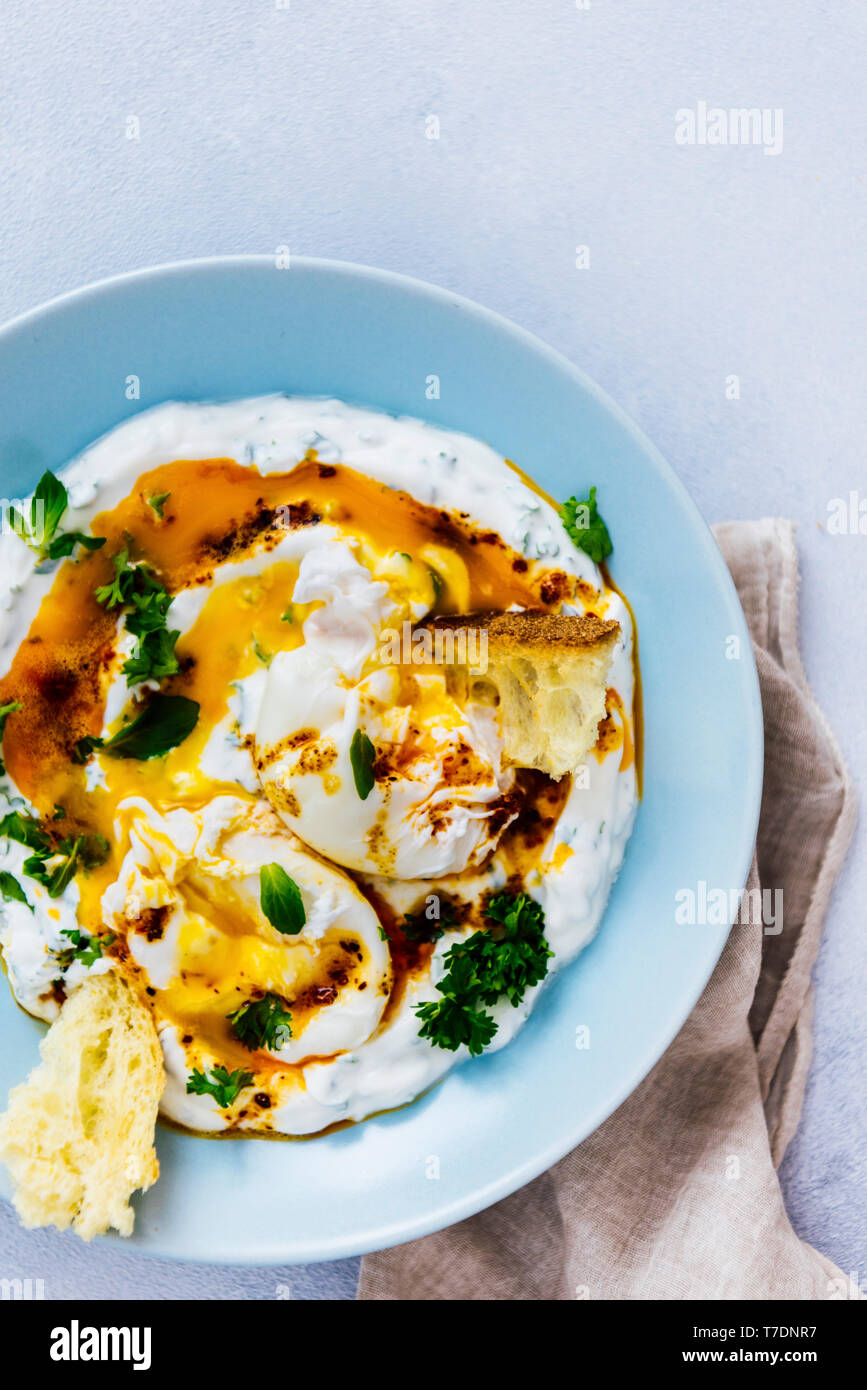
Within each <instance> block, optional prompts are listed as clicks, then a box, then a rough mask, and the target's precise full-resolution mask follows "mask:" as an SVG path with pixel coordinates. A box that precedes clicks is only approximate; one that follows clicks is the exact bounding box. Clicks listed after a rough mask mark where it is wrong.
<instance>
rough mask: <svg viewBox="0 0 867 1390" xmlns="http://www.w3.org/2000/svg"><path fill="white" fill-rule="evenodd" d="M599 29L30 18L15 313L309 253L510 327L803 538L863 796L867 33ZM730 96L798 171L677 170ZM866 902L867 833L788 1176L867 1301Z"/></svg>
mask: <svg viewBox="0 0 867 1390" xmlns="http://www.w3.org/2000/svg"><path fill="white" fill-rule="evenodd" d="M590 6H591V7H590V9H589V10H583V9H579V8H578V7H577V6H576V5H575V3H574V0H534V3H532V4H530V3H529V0H475V3H474V4H472V5H467V4H466V3H464V0H380V3H379V4H378V5H377V6H372V5H359V4H358V3H356V0H329V3H328V4H327V5H326V6H323V5H322V4H321V3H317V0H291V5H290V7H289V8H288V9H278V8H277V7H276V6H275V4H274V0H187V3H185V4H183V5H178V4H176V3H169V0H141V3H140V4H138V5H137V6H135V7H133V8H132V9H130V7H128V6H121V7H118V6H117V5H114V4H112V3H110V0H77V3H76V5H75V6H55V5H46V6H42V7H36V6H33V5H31V4H29V3H26V0H6V3H5V4H4V6H3V19H2V28H0V177H2V188H3V219H2V230H0V319H5V318H7V317H9V316H10V315H12V314H15V313H18V312H20V311H22V310H24V309H27V308H30V307H32V306H33V305H35V304H37V303H39V302H40V301H42V300H44V299H46V298H48V297H49V296H51V295H54V294H57V293H60V292H61V291H63V290H66V289H70V288H73V287H75V286H77V285H79V284H83V283H85V282H87V281H89V280H93V279H96V278H98V277H101V276H103V275H109V274H113V273H115V272H119V271H123V270H128V269H132V268H134V267H137V266H143V265H148V264H152V263H154V262H158V261H166V260H175V259H180V258H183V257H187V256H205V255H210V254H214V253H226V252H241V251H243V252H250V251H264V252H271V251H273V250H274V248H275V247H276V246H278V245H281V244H288V245H289V246H290V247H291V248H292V250H293V251H294V252H296V253H307V254H311V255H323V256H337V257H342V258H344V259H347V260H358V261H363V262H367V263H369V264H373V265H380V266H384V267H386V268H390V269H394V270H400V271H405V272H407V273H409V274H413V275H417V276H419V277H421V278H423V279H428V280H432V281H435V282H437V283H439V284H442V285H445V286H447V287H449V288H451V289H454V290H458V291H460V292H461V293H463V294H466V295H469V296H470V297H472V298H475V299H478V300H480V301H481V302H482V303H484V304H487V305H488V306H490V307H491V308H494V309H498V310H500V311H501V312H502V313H505V314H507V315H509V316H510V317H512V318H514V319H516V320H517V321H518V322H519V323H521V324H523V325H524V326H525V327H527V328H529V329H531V330H533V331H535V332H536V333H538V334H540V335H541V336H542V337H543V338H545V339H547V340H548V341H549V342H550V343H552V344H553V345H554V346H555V347H558V348H560V349H561V350H562V351H563V352H565V353H566V354H567V356H569V357H570V358H572V360H573V361H575V362H577V363H579V364H580V365H581V366H582V367H583V368H584V369H585V370H586V371H588V372H589V373H590V375H591V376H593V377H595V378H596V380H597V381H599V382H600V384H601V385H602V386H604V387H605V388H607V390H608V391H610V392H611V394H612V395H613V396H614V397H615V398H616V399H617V400H618V401H619V402H620V403H621V404H622V405H623V406H624V407H625V408H626V409H627V410H628V411H630V412H631V414H632V415H633V416H634V417H635V419H636V420H637V421H638V422H639V424H640V425H642V427H643V428H644V429H645V430H646V431H647V433H648V434H649V435H650V436H651V438H652V439H653V440H654V441H655V442H656V443H657V444H658V445H659V446H660V448H661V449H662V450H663V452H664V453H665V454H666V455H667V456H668V458H669V460H670V461H671V463H672V464H673V465H674V467H675V468H676V469H677V471H678V472H679V473H680V475H681V477H682V478H683V480H684V482H685V483H686V485H687V486H688V488H689V489H690V491H691V493H692V495H693V497H694V498H695V500H696V501H697V503H698V505H699V506H700V507H701V509H702V511H703V512H704V514H705V516H706V517H707V518H708V519H709V520H711V521H716V520H720V519H723V518H725V517H749V516H760V515H763V514H769V513H780V514H785V515H788V516H792V517H794V518H795V519H796V520H797V521H798V522H799V523H800V525H801V535H800V544H801V550H802V561H803V584H802V589H803V647H804V656H805V661H806V665H807V670H808V673H809V676H810V679H811V681H812V683H813V686H814V689H815V691H816V693H817V695H818V697H819V699H820V701H821V702H822V704H823V706H824V708H825V710H826V712H827V714H828V716H829V718H830V720H831V722H832V724H833V726H834V728H835V730H836V731H837V734H838V736H839V739H840V741H841V743H842V745H843V748H844V751H845V753H846V756H847V758H848V760H849V764H850V767H851V768H852V771H853V773H854V774H855V776H856V778H857V780H858V781H859V782H861V781H863V780H864V773H865V771H867V723H865V719H864V694H863V682H864V676H865V657H864V650H865V649H864V641H863V613H862V606H861V603H860V595H861V594H862V593H863V589H864V583H865V576H867V536H858V535H843V536H832V535H829V534H828V532H827V529H822V526H821V523H823V522H824V521H825V520H826V517H827V508H828V502H829V499H831V498H834V497H848V494H849V491H850V490H851V489H858V488H861V489H862V493H861V495H862V496H864V497H867V481H865V473H864V462H863V442H864V424H865V410H867V407H865V394H864V381H865V379H867V340H865V335H864V323H865V310H867V302H865V301H867V289H865V279H864V274H863V240H864V237H863V233H864V224H865V213H864V203H865V182H864V149H865V147H867V103H865V99H864V78H863V53H864V43H865V39H867V10H865V8H864V6H863V5H862V4H860V3H858V0H835V2H834V3H831V0H786V3H783V0H768V3H766V4H764V5H761V6H758V5H756V4H755V3H754V0H727V3H725V4H722V3H708V0H679V2H678V0H662V3H660V4H656V5H647V4H646V3H645V0H616V3H615V0H590ZM702 100H704V101H707V102H708V104H709V105H721V106H725V107H728V106H747V107H751V106H755V107H759V108H766V107H767V108H777V107H781V108H782V109H783V113H784V126H783V129H784V147H783V150H782V152H781V153H780V154H779V155H778V156H776V157H769V156H767V155H765V154H764V153H763V151H762V150H761V149H760V148H753V147H731V146H729V147H722V148H721V147H710V146H702V147H699V146H696V147H692V148H689V147H687V148H682V147H679V146H678V145H677V144H676V143H675V140H674V129H675V111H676V110H677V109H678V108H681V107H695V105H696V103H697V102H699V101H702ZM429 115H436V116H438V117H439V121H440V138H439V139H438V140H429V139H427V138H426V136H425V121H426V117H427V116H429ZM131 116H137V117H138V118H139V122H140V136H139V138H138V139H137V140H130V139H128V138H127V135H126V130H127V121H128V118H129V117H131ZM578 245H584V246H587V247H588V248H589V256H590V265H589V268H587V269H583V270H578V269H576V268H575V248H576V246H578ZM732 374H735V375H737V376H738V377H739V379H740V399H738V400H729V399H727V398H726V392H725V380H726V378H727V377H728V376H730V375H732ZM865 897H867V869H865V860H864V854H863V840H862V838H861V837H860V836H859V838H858V839H856V843H855V846H854V848H853V852H852V854H851V856H850V860H849V863H848V865H847V868H846V870H845V872H844V875H843V877H842V879H841V881H840V883H839V886H838V890H837V893H836V895H835V901H834V906H833V910H832V913H831V916H830V918H829V921H828V927H827V934H826V939H825V943H824V946H823V950H822V954H821V958H820V961H819V965H818V969H817V1009H816V1057H815V1062H814V1066H813V1071H812V1076H811V1080H810V1086H809V1092H808V1097H807V1104H806V1109H805V1113H804V1120H803V1123H802V1126H801V1130H800V1132H799V1134H798V1136H797V1138H796V1139H795V1141H794V1143H793V1145H792V1147H791V1150H790V1152H789V1155H788V1157H787V1159H786V1163H785V1166H784V1174H783V1177H784V1185H785V1190H786V1196H787V1200H788V1203H789V1208H790V1211H791V1213H792V1217H793V1221H794V1223H795V1226H796V1228H797V1229H798V1231H799V1232H800V1233H801V1234H802V1235H803V1236H804V1237H805V1238H806V1239H808V1240H810V1241H811V1242H812V1243H813V1244H815V1245H816V1246H818V1247H819V1248H820V1249H822V1250H824V1251H825V1252H827V1253H828V1254H829V1255H830V1256H831V1257H832V1258H834V1259H835V1260H836V1261H837V1262H838V1263H839V1264H840V1265H842V1266H843V1267H844V1268H845V1269H846V1270H851V1271H856V1272H859V1274H860V1278H861V1280H862V1282H865V1283H867V1258H865V1253H867V1202H865V1168H867V1161H865V1158H864V1151H865V1143H864V1140H865V1137H867V1097H865V1087H864V1081H863V1057H864V1054H865V1048H867V1018H865V1011H864V1007H863V997H864V983H863V982H864V979H865V973H867V934H865V932H864V931H863V928H862V917H861V912H862V910H863V903H864V900H865ZM215 1219H218V1214H216V1213H215ZM0 1223H2V1225H0V1230H2V1235H0V1240H2V1246H0V1249H2V1252H3V1253H2V1256H0V1263H2V1269H0V1273H2V1274H3V1275H4V1276H6V1277H12V1276H14V1275H22V1276H29V1277H32V1278H43V1279H44V1280H45V1282H46V1294H47V1296H49V1297H57V1298H61V1297H66V1296H73V1295H74V1296H76V1297H104V1296H109V1297H133V1298H173V1297H180V1298H273V1297H276V1296H283V1297H286V1296H290V1295H291V1296H293V1297H297V1298H323V1297H349V1296H351V1294H352V1291H353V1288H354V1279H355V1263H354V1262H352V1261H346V1262H343V1263H341V1264H337V1265H330V1266H320V1267H318V1268H309V1269H307V1270H292V1271H287V1270H282V1271H281V1270H252V1269H246V1270H236V1269H216V1268H215V1269H210V1268H205V1267H201V1266H198V1267H197V1266H180V1265H171V1264H167V1263H156V1262H151V1261H144V1260H141V1259H140V1258H137V1257H136V1256H135V1255H132V1254H126V1253H120V1252H119V1251H118V1247H117V1246H111V1247H110V1246H107V1245H97V1246H95V1247H93V1248H91V1249H83V1248H82V1247H81V1246H80V1245H79V1244H78V1243H77V1242H76V1241H75V1240H74V1239H73V1238H69V1237H61V1236H57V1235H55V1234H50V1233H39V1234H33V1233H27V1232H23V1231H20V1230H18V1229H17V1227H16V1226H15V1225H14V1223H13V1222H12V1221H11V1219H10V1217H9V1213H8V1209H7V1208H5V1207H4V1208H3V1209H2V1212H0ZM281 1288H282V1293H281Z"/></svg>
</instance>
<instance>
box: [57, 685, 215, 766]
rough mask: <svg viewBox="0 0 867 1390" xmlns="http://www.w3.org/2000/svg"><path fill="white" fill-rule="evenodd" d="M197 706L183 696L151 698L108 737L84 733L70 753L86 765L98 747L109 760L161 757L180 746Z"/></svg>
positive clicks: (195, 718) (196, 715) (193, 726)
mask: <svg viewBox="0 0 867 1390" xmlns="http://www.w3.org/2000/svg"><path fill="white" fill-rule="evenodd" d="M198 717H199V705H198V703H197V702H196V701H195V700H188V699H187V698H186V696H185V695H161V694H159V693H157V694H156V695H153V696H152V697H151V700H150V702H149V703H148V704H147V705H145V708H144V709H143V710H142V712H141V714H140V715H139V716H138V717H137V718H136V719H133V721H132V723H130V724H127V725H125V726H124V728H122V729H118V731H117V733H116V734H112V736H111V738H107V739H104V740H103V739H101V738H94V737H93V736H92V735H90V734H88V735H86V736H85V737H84V738H81V739H79V740H78V743H77V744H76V745H75V748H74V750H73V754H72V756H73V760H74V761H75V762H87V759H88V758H89V757H90V755H91V753H92V752H93V751H94V749H96V748H101V749H102V751H103V753H107V754H108V756H109V757H110V758H137V759H138V760H139V761H140V762H145V761H147V759H148V758H161V757H162V756H163V754H164V753H170V752H171V750H172V749H173V748H177V746H178V744H179V743H183V741H184V739H185V738H187V737H188V736H189V735H190V734H191V733H192V731H193V729H194V728H195V727H196V721H197V719H198Z"/></svg>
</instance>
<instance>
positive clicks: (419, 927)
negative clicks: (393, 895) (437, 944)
mask: <svg viewBox="0 0 867 1390" xmlns="http://www.w3.org/2000/svg"><path fill="white" fill-rule="evenodd" d="M458 925H459V923H458V920H457V918H456V917H455V916H454V914H453V913H452V911H451V909H450V908H449V907H448V905H445V906H444V908H443V911H442V914H441V916H439V917H428V915H427V912H425V911H422V912H407V913H405V914H404V918H403V921H402V922H401V924H400V929H401V931H402V932H403V934H404V936H405V937H406V939H407V940H408V941H439V939H440V937H441V936H442V934H443V932H446V931H448V930H449V928H451V927H456V926H458Z"/></svg>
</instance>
